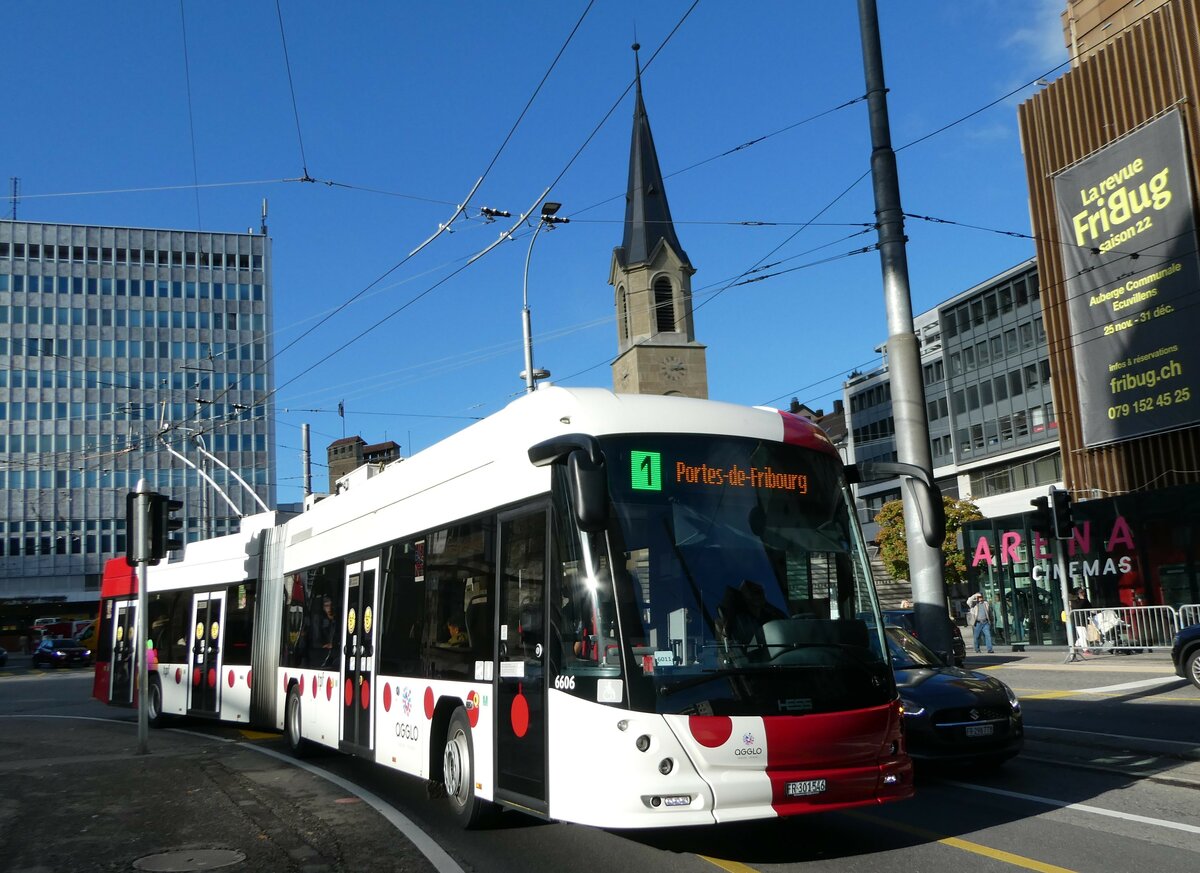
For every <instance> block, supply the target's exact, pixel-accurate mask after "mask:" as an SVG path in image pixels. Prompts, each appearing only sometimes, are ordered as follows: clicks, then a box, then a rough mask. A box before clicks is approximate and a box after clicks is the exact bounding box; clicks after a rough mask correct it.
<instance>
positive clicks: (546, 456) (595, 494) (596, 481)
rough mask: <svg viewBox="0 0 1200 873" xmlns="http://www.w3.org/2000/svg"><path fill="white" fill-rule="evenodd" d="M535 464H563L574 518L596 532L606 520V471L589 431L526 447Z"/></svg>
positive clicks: (598, 445) (597, 446)
mask: <svg viewBox="0 0 1200 873" xmlns="http://www.w3.org/2000/svg"><path fill="white" fill-rule="evenodd" d="M529 462H530V463H531V464H533V465H534V466H535V467H545V466H548V465H550V464H563V463H565V464H566V470H567V480H568V483H569V488H570V490H571V506H572V509H574V511H575V522H576V523H577V524H578V525H579V529H580V530H582V531H583V532H585V533H596V532H598V531H601V530H603V529H604V527H605V525H607V524H608V474H607V473H606V472H605V469H604V453H603V452H602V451H600V443H599V442H598V441H597V440H596V438H595V437H594V436H592V435H591V434H580V433H570V434H563V435H562V436H557V437H552V438H550V439H548V440H544V441H542V442H540V443H538V444H537V445H534V446H530V448H529Z"/></svg>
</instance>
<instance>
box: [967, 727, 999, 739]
mask: <svg viewBox="0 0 1200 873" xmlns="http://www.w3.org/2000/svg"><path fill="white" fill-rule="evenodd" d="M992 730H993V726H992V725H990V724H969V725H967V736H969V737H990V736H991V735H992Z"/></svg>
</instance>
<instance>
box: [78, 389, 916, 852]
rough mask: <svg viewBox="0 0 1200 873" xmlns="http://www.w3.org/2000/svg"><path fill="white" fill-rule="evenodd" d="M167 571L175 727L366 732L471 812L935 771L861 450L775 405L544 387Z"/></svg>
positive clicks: (703, 796)
mask: <svg viewBox="0 0 1200 873" xmlns="http://www.w3.org/2000/svg"><path fill="white" fill-rule="evenodd" d="M110 575H111V584H110ZM135 588H136V584H135V583H134V582H132V581H131V575H130V570H129V568H128V567H127V566H126V565H125V563H124V561H123V559H122V560H120V561H117V562H113V565H112V573H111V574H106V576H105V582H104V590H103V592H102V597H103V603H102V606H101V622H102V626H101V627H100V629H99V632H98V635H99V636H100V637H102V638H104V639H102V640H101V642H99V643H98V644H97V651H98V658H97V661H98V664H97V695H98V696H100V697H101V698H102V699H106V700H109V701H111V702H114V703H117V702H119V703H129V702H130V701H131V700H132V699H133V697H134V694H133V693H132V691H131V689H130V687H129V681H128V677H129V675H130V674H131V673H132V665H131V663H130V662H129V660H128V657H127V656H126V655H125V653H126V652H127V651H129V652H133V651H138V650H139V648H140V647H138V646H136V645H133V646H131V647H129V648H128V649H126V648H125V646H127V645H128V643H129V641H130V640H131V630H132V628H134V627H135V626H136V624H135V623H134V622H133V621H132V618H133V616H132V614H131V611H132V610H134V609H135V608H136V596H135ZM147 596H148V603H149V615H148V619H149V627H150V642H151V644H152V646H153V649H152V651H151V654H150V655H149V662H150V663H149V666H150V668H151V672H150V686H149V691H150V693H149V695H148V706H149V712H150V719H151V723H152V724H156V725H157V724H161V723H162V722H163V721H164V720H165V719H168V718H170V717H172V716H182V715H193V716H206V717H211V718H216V719H220V720H222V721H227V722H235V723H246V724H256V725H260V726H267V727H273V728H275V729H278V730H281V731H283V734H284V736H285V738H286V740H287V743H288V745H289V746H290V747H291V748H292V750H293V751H294V752H296V753H297V754H302V753H303V752H304V751H305V749H306V748H309V747H312V746H326V747H329V748H332V749H340V750H341V751H343V752H347V753H351V754H355V755H360V756H362V757H365V758H368V759H370V760H372V761H375V762H377V763H378V764H380V765H382V766H384V767H390V768H393V769H395V770H399V771H402V772H404V773H408V774H411V775H413V776H416V777H420V778H423V779H426V780H428V781H429V782H431V783H432V784H433V785H434V786H435V787H436V788H438V789H441V790H444V791H445V793H446V795H447V796H448V798H449V801H450V804H451V806H452V808H453V809H454V811H455V812H456V813H457V815H458V816H459V817H460V819H461V820H462V822H463V823H464V824H466V825H468V826H469V825H474V824H476V823H478V821H479V819H480V816H481V815H482V814H483V813H484V812H485V811H486V810H487V809H488V808H490V807H492V806H502V807H508V808H515V809H520V810H523V811H525V812H527V813H531V814H534V815H538V816H542V817H545V818H551V819H557V820H563V821H571V822H580V823H584V824H590V825H598V826H604V827H621V828H632V827H664V826H672V825H698V824H705V823H713V822H727V821H737V820H746V819H756V818H768V817H776V816H788V815H795V814H800V813H807V812H815V811H821V810H831V809H841V808H847V807H855V806H862V805H867V804H877V803H883V802H886V801H892V800H900V799H903V798H906V797H909V796H910V795H911V794H912V791H913V786H912V768H911V762H910V760H909V758H908V755H907V753H906V751H905V747H904V740H903V735H902V731H901V722H902V710H901V706H900V702H899V699H898V697H897V693H896V688H895V684H894V681H893V678H892V673H891V669H890V666H889V664H888V662H887V660H885V659H884V658H883V657H882V656H881V652H883V651H886V648H885V647H884V645H883V640H882V639H881V630H880V628H881V622H880V621H879V606H878V602H877V599H876V595H875V590H874V585H873V583H872V580H871V572H870V564H869V560H868V557H867V552H866V548H865V545H864V542H863V539H862V535H861V532H860V530H859V527H858V525H857V522H856V517H855V512H854V502H853V498H852V496H851V493H850V490H849V487H848V485H847V476H846V471H845V470H844V469H843V466H842V464H841V462H840V460H839V458H838V455H837V452H836V451H835V450H834V448H833V446H832V445H831V443H830V442H829V440H828V438H827V437H826V436H825V434H824V432H823V431H821V430H820V429H819V428H818V427H816V426H815V425H813V424H811V423H810V422H808V421H807V420H805V419H803V418H800V417H797V416H793V415H790V414H788V413H781V412H779V411H777V410H768V409H761V408H747V407H741V406H734V405H729V404H724V403H716V402H710V401H701V400H692V399H686V398H678V397H656V396H643V395H618V394H613V393H611V392H608V391H604V390H600V389H577V390H572V389H564V388H557V387H548V388H543V389H542V390H539V391H537V392H535V393H531V394H527V395H525V396H523V397H522V398H521V399H519V400H516V401H515V402H513V403H512V404H510V405H509V406H508V407H507V408H505V409H504V410H502V411H500V412H498V413H496V414H495V415H493V416H490V417H489V418H487V419H485V420H483V421H481V422H479V423H477V424H475V425H472V426H471V427H469V428H467V429H466V430H464V431H462V432H460V433H458V434H456V435H455V436H452V437H450V438H448V439H446V440H444V441H443V442H441V443H438V444H437V445H434V446H432V447H431V448H429V449H427V450H425V451H422V452H420V453H418V454H416V455H414V456H412V457H410V458H408V459H405V460H403V461H399V462H394V463H392V464H391V465H389V466H387V467H386V468H384V469H379V468H375V467H364V468H360V469H359V470H357V471H355V472H354V473H352V474H350V475H349V476H347V477H345V479H343V481H342V483H341V486H340V487H339V492H338V493H337V494H336V495H333V496H330V497H327V498H325V499H323V500H321V501H319V502H316V503H314V504H313V505H311V507H309V508H308V509H307V511H305V512H303V513H302V514H299V515H296V516H294V517H289V518H286V519H285V518H284V517H282V516H280V515H277V514H275V513H265V514H263V515H258V516H252V517H248V518H245V519H243V522H242V530H241V532H240V533H237V534H233V535H230V536H225V537H221V538H218V539H214V540H208V541H204V542H198V543H193V544H190V545H188V546H187V547H186V549H185V550H184V553H183V558H182V560H180V561H177V562H174V563H164V564H160V565H158V566H155V567H150V568H149V570H148V592H147ZM864 618H865V619H866V620H864ZM122 658H124V661H122ZM121 663H123V664H124V666H123V667H120V669H118V665H119V664H121ZM101 677H104V678H103V679H102V678H101Z"/></svg>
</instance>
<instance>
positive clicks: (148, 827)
mask: <svg viewBox="0 0 1200 873" xmlns="http://www.w3.org/2000/svg"><path fill="white" fill-rule="evenodd" d="M0 737H2V741H0V778H2V779H3V783H4V785H5V792H4V801H3V802H0V871H4V873H18V871H20V873H43V871H45V873H49V871H59V870H72V871H92V870H95V871H115V870H131V869H142V870H160V871H165V870H207V869H213V868H218V867H221V866H224V865H225V864H234V863H236V864H237V866H236V868H235V869H238V870H264V871H266V870H271V871H274V870H280V871H283V870H301V871H305V873H323V871H349V870H353V871H407V873H434V871H435V869H436V868H435V867H434V865H433V864H432V863H430V861H429V860H427V859H426V858H425V856H424V855H422V854H421V852H420V851H419V850H418V849H417V847H416V846H415V845H413V843H412V842H410V841H409V840H408V839H406V838H405V837H404V836H403V835H402V834H401V833H400V832H399V831H398V830H397V829H396V828H395V827H393V826H392V825H391V824H390V823H389V822H388V821H386V820H385V819H384V818H383V817H382V816H381V815H380V814H379V813H378V812H376V811H375V810H374V809H373V808H372V807H371V806H369V805H368V804H367V803H364V802H362V800H361V799H359V798H358V797H355V796H352V795H350V794H349V793H348V792H346V791H344V790H342V789H341V788H339V787H337V786H336V785H334V784H333V783H331V782H328V781H326V780H324V779H322V778H319V777H317V776H315V775H313V774H311V773H309V772H307V771H305V770H302V769H299V768H296V767H293V766H291V765H290V764H288V763H287V762H285V761H281V760H279V759H278V758H275V757H271V756H269V755H267V754H263V753H261V752H257V751H255V750H254V748H253V745H252V743H250V742H221V741H215V740H213V739H212V738H204V737H200V736H197V735H190V734H186V733H183V732H178V731H152V732H151V733H150V736H149V740H148V743H147V745H148V746H149V749H150V754H147V755H139V754H138V753H137V728H136V725H135V724H130V723H129V722H128V721H124V722H121V721H108V720H103V719H76V718H55V717H34V716H28V717H27V716H21V715H15V716H5V717H3V718H0ZM238 862H240V863H238Z"/></svg>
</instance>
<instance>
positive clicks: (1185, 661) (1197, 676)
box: [1171, 624, 1200, 688]
mask: <svg viewBox="0 0 1200 873" xmlns="http://www.w3.org/2000/svg"><path fill="white" fill-rule="evenodd" d="M1171 661H1172V663H1174V664H1175V672H1176V673H1177V674H1179V675H1180V676H1182V677H1183V678H1184V679H1188V680H1190V681H1191V683H1192V684H1193V685H1195V686H1196V687H1197V688H1200V624H1194V625H1192V626H1191V627H1185V628H1184V629H1183V630H1181V631H1180V632H1179V633H1177V634H1176V635H1175V643H1174V645H1172V646H1171Z"/></svg>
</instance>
